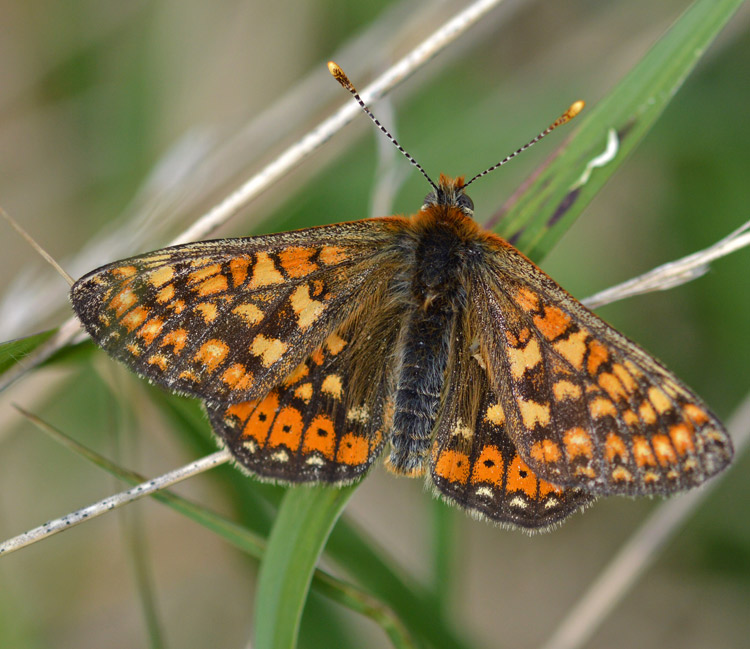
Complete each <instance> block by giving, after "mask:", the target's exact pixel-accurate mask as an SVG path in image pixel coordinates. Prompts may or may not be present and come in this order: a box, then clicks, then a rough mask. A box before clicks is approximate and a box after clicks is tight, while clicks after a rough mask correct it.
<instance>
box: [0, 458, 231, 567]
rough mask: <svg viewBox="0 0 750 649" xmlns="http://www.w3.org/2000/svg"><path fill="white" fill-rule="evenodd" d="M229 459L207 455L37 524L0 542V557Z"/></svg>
mask: <svg viewBox="0 0 750 649" xmlns="http://www.w3.org/2000/svg"><path fill="white" fill-rule="evenodd" d="M231 459H232V455H231V453H230V452H229V451H227V450H223V451H217V452H216V453H212V454H211V455H207V456H206V457H203V458H201V459H200V460H196V461H195V462H191V463H190V464H186V465H185V466H183V467H180V468H179V469H175V470H174V471H169V472H168V473H165V474H163V475H161V476H159V477H158V478H154V479H152V480H148V481H147V482H142V483H141V484H139V485H136V486H135V487H132V488H130V489H128V490H127V491H121V492H120V493H118V494H115V495H114V496H109V497H107V498H104V499H103V500H100V501H99V502H96V503H93V504H92V505H89V506H88V507H83V508H82V509H78V510H76V511H74V512H71V513H70V514H66V515H65V516H61V517H60V518H56V519H54V520H51V521H48V522H46V523H44V524H43V525H40V526H39V527H35V528H34V529H32V530H29V531H28V532H24V533H23V534H19V535H18V536H15V537H13V538H12V539H8V540H7V541H5V542H3V543H0V555H3V554H10V553H11V552H15V551H16V550H20V549H21V548H23V547H26V546H27V545H31V544H32V543H36V542H37V541H41V540H42V539H45V538H47V537H48V536H52V535H53V534H57V533H58V532H62V531H63V530H67V529H70V528H71V527H75V526H76V525H78V524H79V523H83V522H84V521H87V520H90V519H92V518H96V517H97V516H101V515H102V514H106V513H107V512H109V511H112V510H113V509H117V508H119V507H122V506H123V505H127V504H128V503H131V502H133V501H135V500H139V499H141V498H143V497H144V496H150V495H151V494H153V493H154V492H156V491H160V490H162V489H166V488H168V487H171V486H173V485H175V484H177V483H178V482H182V481H183V480H186V479H187V478H192V477H193V476H195V475H198V474H200V473H203V472H204V471H208V470H209V469H213V468H214V467H216V466H219V465H221V464H225V463H226V462H229V461H230V460H231Z"/></svg>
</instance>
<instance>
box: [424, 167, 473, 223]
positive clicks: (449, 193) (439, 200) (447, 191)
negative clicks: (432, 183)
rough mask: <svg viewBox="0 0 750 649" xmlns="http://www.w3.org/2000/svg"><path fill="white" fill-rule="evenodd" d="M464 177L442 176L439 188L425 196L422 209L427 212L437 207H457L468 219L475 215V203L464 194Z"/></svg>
mask: <svg viewBox="0 0 750 649" xmlns="http://www.w3.org/2000/svg"><path fill="white" fill-rule="evenodd" d="M465 187H466V185H465V184H464V177H463V176H459V177H458V178H449V177H448V176H444V175H443V174H440V180H439V181H438V184H437V188H436V189H435V190H433V191H431V192H430V193H429V194H427V196H425V199H424V203H423V205H422V209H423V210H426V209H429V208H430V207H434V206H436V205H440V206H445V207H455V208H456V209H458V210H460V211H461V212H462V213H463V214H465V215H466V216H468V217H470V218H471V217H472V216H473V215H474V201H472V200H471V198H469V196H467V195H466V194H464V188H465Z"/></svg>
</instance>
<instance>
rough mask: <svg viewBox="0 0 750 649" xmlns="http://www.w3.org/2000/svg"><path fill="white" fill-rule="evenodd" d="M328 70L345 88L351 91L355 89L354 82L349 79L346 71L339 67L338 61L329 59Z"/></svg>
mask: <svg viewBox="0 0 750 649" xmlns="http://www.w3.org/2000/svg"><path fill="white" fill-rule="evenodd" d="M328 71H329V72H330V73H331V74H332V75H333V78H334V79H336V81H338V82H339V83H340V84H341V85H342V86H344V88H346V89H347V90H349V91H352V90H353V89H354V86H353V85H352V82H351V81H349V77H347V76H346V74H344V71H343V70H342V69H341V68H340V67H339V65H338V63H336V62H334V61H328Z"/></svg>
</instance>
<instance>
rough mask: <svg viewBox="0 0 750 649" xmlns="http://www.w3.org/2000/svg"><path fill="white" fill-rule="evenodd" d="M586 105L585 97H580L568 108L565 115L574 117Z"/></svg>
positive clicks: (567, 117) (570, 117)
mask: <svg viewBox="0 0 750 649" xmlns="http://www.w3.org/2000/svg"><path fill="white" fill-rule="evenodd" d="M585 105H586V102H585V101H583V99H579V100H578V101H574V102H573V103H572V104H571V105H570V108H568V110H566V111H565V117H566V119H573V118H574V117H575V116H576V115H578V113H580V112H581V111H582V110H583V107H584V106H585Z"/></svg>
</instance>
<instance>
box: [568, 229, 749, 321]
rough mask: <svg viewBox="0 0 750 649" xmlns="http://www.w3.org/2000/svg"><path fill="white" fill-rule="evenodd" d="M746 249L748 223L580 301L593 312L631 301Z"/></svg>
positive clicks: (692, 276)
mask: <svg viewBox="0 0 750 649" xmlns="http://www.w3.org/2000/svg"><path fill="white" fill-rule="evenodd" d="M748 245H750V221H747V222H746V223H745V224H744V225H742V226H741V227H739V228H737V229H736V230H735V231H734V232H732V233H731V234H729V235H728V236H726V237H724V238H723V239H721V241H717V242H716V243H715V244H714V245H712V246H709V247H708V248H705V249H703V250H700V251H698V252H695V253H693V254H692V255H688V256H687V257H683V258H682V259H678V260H676V261H670V262H667V263H666V264H662V265H661V266H657V267H656V268H654V269H653V270H650V271H648V272H647V273H643V275H639V276H638V277H634V278H633V279H629V280H627V281H626V282H623V283H622V284H618V285H617V286H613V287H612V288H608V289H605V290H603V291H600V292H599V293H596V294H595V295H592V296H591V297H588V298H586V299H585V300H582V302H583V303H584V304H585V305H586V306H587V307H589V308H590V309H595V308H597V307H600V306H603V305H605V304H609V303H610V302H615V301H616V300H624V299H625V298H627V297H633V296H634V295H641V294H642V293H651V292H652V291H665V290H667V289H669V288H674V287H675V286H679V285H680V284H685V283H686V282H689V281H691V280H694V279H697V278H698V277H701V276H702V275H705V274H706V273H707V272H708V270H709V265H710V263H711V262H712V261H715V260H716V259H720V258H721V257H726V256H727V255H728V254H730V253H732V252H734V251H735V250H739V249H740V248H744V247H746V246H748Z"/></svg>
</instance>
